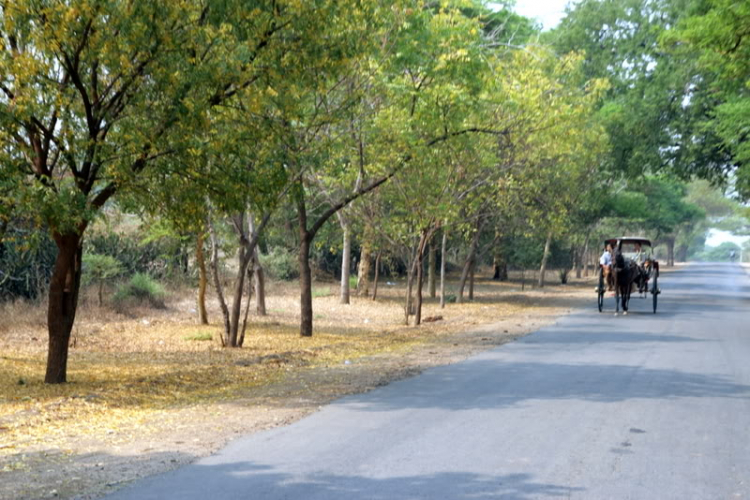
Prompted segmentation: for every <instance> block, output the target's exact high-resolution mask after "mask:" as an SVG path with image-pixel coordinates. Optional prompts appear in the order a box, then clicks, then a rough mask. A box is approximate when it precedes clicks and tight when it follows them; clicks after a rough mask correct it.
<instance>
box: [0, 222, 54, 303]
mask: <svg viewBox="0 0 750 500" xmlns="http://www.w3.org/2000/svg"><path fill="white" fill-rule="evenodd" d="M56 257H57V247H56V246H55V243H54V241H52V238H50V236H49V235H48V234H47V232H46V231H43V230H40V229H39V228H37V227H35V225H34V224H31V223H29V221H24V220H21V219H12V220H10V221H9V222H8V226H7V227H6V228H5V231H4V232H3V234H0V301H5V300H15V299H18V298H24V299H36V298H38V297H39V295H40V294H41V293H43V292H44V290H45V289H46V286H47V284H48V283H49V278H50V275H51V274H52V267H53V266H54V263H55V258H56Z"/></svg>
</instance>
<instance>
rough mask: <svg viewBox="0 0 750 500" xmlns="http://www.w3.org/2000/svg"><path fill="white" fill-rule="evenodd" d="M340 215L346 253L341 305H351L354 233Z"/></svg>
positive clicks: (342, 258) (342, 273)
mask: <svg viewBox="0 0 750 500" xmlns="http://www.w3.org/2000/svg"><path fill="white" fill-rule="evenodd" d="M340 214H341V212H339V213H338V215H339V221H340V222H341V229H342V230H343V232H344V251H343V254H342V256H341V297H340V298H339V303H340V304H348V303H349V276H350V272H351V267H352V232H351V226H350V225H349V221H348V220H346V219H345V218H344V217H343V216H341V215H340Z"/></svg>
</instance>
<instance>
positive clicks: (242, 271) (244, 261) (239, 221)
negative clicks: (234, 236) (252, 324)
mask: <svg viewBox="0 0 750 500" xmlns="http://www.w3.org/2000/svg"><path fill="white" fill-rule="evenodd" d="M234 224H235V229H236V230H237V232H238V233H240V250H239V255H238V266H239V270H238V271H237V279H236V280H235V282H234V296H233V297H232V309H231V310H230V316H229V332H227V333H228V336H227V343H226V345H227V347H240V346H239V345H238V343H237V342H238V339H239V331H240V314H241V313H242V296H243V295H244V291H245V277H246V276H245V275H246V273H247V266H248V265H249V264H250V261H251V260H252V258H253V256H252V253H251V251H250V250H249V249H248V243H249V242H248V241H247V235H246V234H245V233H244V225H245V214H241V215H238V216H236V218H235V221H234Z"/></svg>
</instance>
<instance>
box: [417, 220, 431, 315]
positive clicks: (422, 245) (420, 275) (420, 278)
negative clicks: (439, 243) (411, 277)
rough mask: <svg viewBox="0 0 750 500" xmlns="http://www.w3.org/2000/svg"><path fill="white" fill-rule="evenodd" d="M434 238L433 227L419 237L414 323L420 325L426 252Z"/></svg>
mask: <svg viewBox="0 0 750 500" xmlns="http://www.w3.org/2000/svg"><path fill="white" fill-rule="evenodd" d="M431 239H432V229H426V230H423V231H422V236H421V237H420V239H419V248H418V249H417V262H416V265H417V301H416V304H415V307H414V309H415V311H414V324H415V325H420V324H421V323H422V286H423V284H424V254H425V250H427V245H429V244H430V240H431Z"/></svg>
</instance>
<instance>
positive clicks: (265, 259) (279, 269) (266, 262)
mask: <svg viewBox="0 0 750 500" xmlns="http://www.w3.org/2000/svg"><path fill="white" fill-rule="evenodd" d="M260 263H261V264H262V265H263V269H264V271H265V272H266V273H268V274H269V275H270V276H271V277H272V278H275V279H277V280H284V281H290V280H293V279H295V278H297V277H298V276H299V264H298V263H297V256H296V255H295V254H294V253H292V252H290V251H288V250H286V249H285V248H282V247H276V248H274V249H273V250H271V251H270V252H269V253H268V254H266V255H261V256H260Z"/></svg>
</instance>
